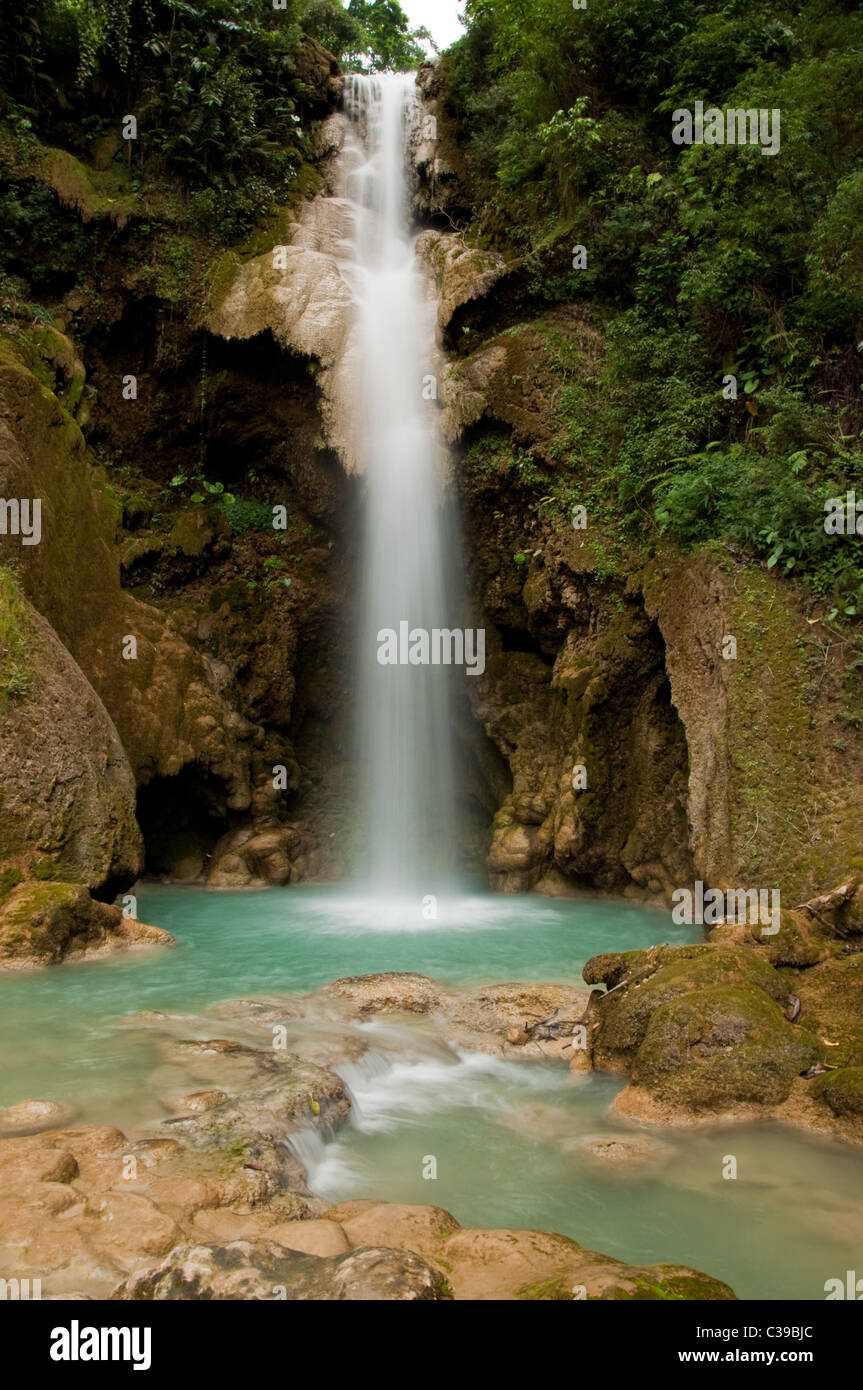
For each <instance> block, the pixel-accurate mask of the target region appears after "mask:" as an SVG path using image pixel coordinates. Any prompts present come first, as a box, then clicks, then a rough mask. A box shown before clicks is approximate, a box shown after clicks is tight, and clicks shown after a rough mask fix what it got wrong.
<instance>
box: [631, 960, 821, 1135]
mask: <svg viewBox="0 0 863 1390" xmlns="http://www.w3.org/2000/svg"><path fill="white" fill-rule="evenodd" d="M817 1057H818V1045H817V1043H816V1040H815V1039H814V1038H813V1037H812V1036H811V1035H810V1034H808V1033H807V1032H805V1031H804V1030H803V1029H802V1028H799V1027H794V1026H792V1025H791V1024H790V1023H788V1022H787V1020H786V1019H785V1018H784V1016H783V1014H782V1011H781V1009H780V1008H779V1006H778V1005H777V1004H776V1003H774V1001H773V1000H772V999H770V998H769V997H768V995H766V994H765V992H764V991H763V990H761V989H758V988H757V987H755V986H753V985H751V984H736V985H733V984H721V985H708V986H706V987H704V988H699V989H694V990H693V991H692V992H691V993H690V994H688V995H685V996H679V997H677V998H674V999H672V1000H670V1001H669V1002H668V1003H664V1004H662V1005H661V1006H660V1007H659V1008H658V1009H656V1010H655V1011H654V1013H653V1014H652V1015H651V1018H650V1022H649V1023H648V1026H647V1032H646V1034H645V1037H644V1041H643V1042H642V1044H641V1046H640V1048H639V1050H638V1055H637V1057H636V1059H635V1062H634V1065H633V1068H632V1080H633V1082H634V1083H635V1084H636V1085H638V1086H642V1087H644V1089H645V1090H647V1091H648V1092H649V1093H650V1094H651V1096H652V1097H653V1098H654V1099H656V1100H660V1101H663V1102H665V1103H666V1104H669V1105H673V1106H675V1107H686V1108H688V1109H695V1110H704V1109H707V1110H721V1109H725V1108H726V1107H730V1106H734V1105H738V1104H761V1105H780V1104H781V1103H782V1102H783V1101H785V1100H787V1099H788V1095H789V1093H790V1091H791V1086H792V1083H793V1081H794V1079H795V1077H797V1076H799V1075H800V1073H801V1072H802V1071H805V1070H806V1068H807V1067H809V1066H811V1065H812V1063H813V1062H815V1061H816V1060H817Z"/></svg>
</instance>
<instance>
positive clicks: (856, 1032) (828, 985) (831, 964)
mask: <svg viewBox="0 0 863 1390" xmlns="http://www.w3.org/2000/svg"><path fill="white" fill-rule="evenodd" d="M795 992H796V993H797V994H798V995H799V997H800V1000H801V1003H802V1005H803V1007H802V1011H801V1015H800V1017H801V1022H803V1023H805V1024H806V1027H807V1028H809V1029H810V1030H811V1031H812V1032H813V1033H815V1034H816V1035H817V1037H818V1040H819V1042H820V1043H821V1046H822V1056H823V1059H824V1060H825V1061H828V1062H832V1063H834V1064H835V1065H837V1066H840V1067H860V1066H863V953H860V952H856V951H855V952H854V954H852V955H847V956H842V957H838V958H834V959H833V960H828V961H825V962H824V963H823V964H821V965H816V966H813V968H812V969H811V970H804V971H801V972H800V974H799V976H798V977H797V978H796V982H795Z"/></svg>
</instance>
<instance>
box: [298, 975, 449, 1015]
mask: <svg viewBox="0 0 863 1390" xmlns="http://www.w3.org/2000/svg"><path fill="white" fill-rule="evenodd" d="M322 993H323V994H324V995H325V996H326V997H327V998H330V999H340V1000H345V1001H347V1002H348V1003H349V1004H350V1005H351V1007H352V1009H353V1010H355V1011H356V1013H357V1015H358V1016H359V1017H360V1018H365V1017H367V1016H369V1015H371V1014H379V1013H412V1014H427V1013H429V1012H430V1011H431V1010H432V1009H433V1008H434V1007H435V1005H436V1004H438V1003H439V1001H440V998H441V991H440V986H439V985H437V984H436V983H435V981H434V980H429V979H427V978H426V977H425V975H413V974H410V973H409V972H400V971H392V972H387V973H386V974H381V975H356V976H351V977H349V978H346V979H344V980H334V981H333V982H332V983H331V984H328V985H325V986H324V989H323V991H322Z"/></svg>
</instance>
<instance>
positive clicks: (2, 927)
mask: <svg viewBox="0 0 863 1390" xmlns="http://www.w3.org/2000/svg"><path fill="white" fill-rule="evenodd" d="M173 944H174V938H173V937H172V936H171V934H170V932H167V931H165V930H164V929H163V928H162V927H151V926H149V925H148V924H147V923H146V922H139V921H138V919H137V918H126V917H124V916H123V912H122V911H121V909H120V908H119V907H112V906H110V905H109V904H108V903H102V902H97V901H96V900H95V899H94V898H91V897H90V894H89V893H88V891H87V889H86V888H85V887H83V885H82V884H79V883H78V884H76V883H52V882H50V881H49V882H39V883H37V882H28V883H21V884H19V885H18V887H16V888H13V889H12V892H11V893H9V894H8V896H7V897H6V898H4V899H3V900H2V902H0V968H6V969H21V968H26V967H29V966H34V965H54V964H56V963H57V962H58V961H61V960H69V959H75V958H77V959H82V958H84V957H85V956H90V955H93V954H95V953H104V952H108V951H115V950H122V949H126V948H129V947H132V946H172V945H173Z"/></svg>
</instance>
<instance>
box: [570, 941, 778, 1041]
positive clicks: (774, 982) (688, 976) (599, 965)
mask: <svg viewBox="0 0 863 1390" xmlns="http://www.w3.org/2000/svg"><path fill="white" fill-rule="evenodd" d="M584 978H585V980H586V981H587V983H588V984H599V983H600V982H603V983H605V984H606V985H607V986H608V988H609V989H610V990H611V989H614V988H615V987H616V986H617V985H623V988H621V989H620V990H619V991H618V992H617V993H616V994H614V995H611V996H610V997H609V998H608V999H607V1000H603V1001H602V1002H601V1003H600V1006H599V1015H598V1016H599V1020H600V1030H599V1034H598V1036H597V1040H596V1051H597V1061H598V1063H599V1065H600V1066H602V1065H603V1062H604V1061H605V1062H606V1063H607V1062H609V1061H610V1060H612V1058H615V1059H616V1061H617V1062H618V1063H619V1062H620V1061H621V1060H622V1059H621V1056H620V1054H624V1058H625V1057H626V1055H627V1054H628V1055H630V1056H631V1054H633V1053H634V1052H636V1051H637V1049H638V1048H639V1047H640V1046H641V1044H642V1042H643V1041H644V1038H645V1036H646V1034H647V1029H648V1026H649V1023H650V1019H651V1018H652V1016H653V1014H654V1013H655V1012H656V1010H657V1009H659V1008H660V1007H662V1006H663V1005H665V1004H667V1003H669V1002H671V1001H673V1000H675V999H677V998H678V997H680V996H683V997H686V996H690V995H692V994H693V993H695V992H696V991H698V990H701V989H702V988H703V987H705V986H715V985H721V986H732V987H733V986H748V987H751V988H753V989H755V990H758V991H759V992H763V993H764V994H766V995H767V996H768V997H769V1000H773V1001H775V1002H776V1004H777V1005H778V1004H784V1003H785V1001H786V1000H787V997H788V994H789V989H788V986H787V984H786V983H785V981H784V980H783V979H782V977H781V976H780V975H779V974H778V973H777V971H775V970H774V969H773V967H772V966H771V965H769V964H768V962H767V961H766V960H765V959H764V958H763V957H762V956H759V955H758V954H756V951H755V950H754V949H748V948H747V947H743V946H695V945H693V946H660V947H654V948H653V949H652V950H647V951H624V952H622V953H608V954H604V955H599V956H594V957H593V958H592V959H591V960H589V961H588V962H587V965H586V966H585V967H584ZM624 981H628V983H626V984H624Z"/></svg>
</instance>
